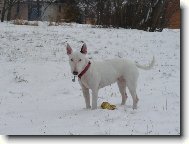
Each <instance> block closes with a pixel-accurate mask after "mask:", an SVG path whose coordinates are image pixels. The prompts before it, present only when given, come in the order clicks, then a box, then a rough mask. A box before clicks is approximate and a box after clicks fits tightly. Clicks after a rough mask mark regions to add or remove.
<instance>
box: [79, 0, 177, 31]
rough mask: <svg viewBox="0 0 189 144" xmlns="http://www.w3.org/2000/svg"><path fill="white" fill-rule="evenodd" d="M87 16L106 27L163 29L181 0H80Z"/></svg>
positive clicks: (147, 29)
mask: <svg viewBox="0 0 189 144" xmlns="http://www.w3.org/2000/svg"><path fill="white" fill-rule="evenodd" d="M80 3H82V4H83V6H84V13H85V16H89V17H90V16H93V17H94V18H96V24H97V25H102V26H104V27H110V26H112V27H123V28H131V29H142V30H146V31H162V29H163V28H165V26H166V25H167V23H168V22H169V19H170V18H171V16H172V14H174V12H175V11H177V10H179V9H180V1H179V0H93V1H90V0H80Z"/></svg>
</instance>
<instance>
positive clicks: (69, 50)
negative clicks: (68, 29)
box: [66, 44, 72, 55]
mask: <svg viewBox="0 0 189 144" xmlns="http://www.w3.org/2000/svg"><path fill="white" fill-rule="evenodd" d="M66 50H67V55H70V54H71V53H72V48H71V47H70V45H69V44H67V47H66Z"/></svg>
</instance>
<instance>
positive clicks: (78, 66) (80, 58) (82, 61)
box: [66, 43, 87, 75]
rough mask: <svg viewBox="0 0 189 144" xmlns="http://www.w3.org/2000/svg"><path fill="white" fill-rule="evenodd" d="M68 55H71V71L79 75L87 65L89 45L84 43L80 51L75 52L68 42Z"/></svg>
mask: <svg viewBox="0 0 189 144" xmlns="http://www.w3.org/2000/svg"><path fill="white" fill-rule="evenodd" d="M66 49H67V55H68V56H69V63H70V67H71V72H72V74H73V75H78V74H80V73H81V72H82V70H83V69H84V68H85V66H86V65H87V58H86V54H87V46H86V44H85V43H84V44H83V46H82V47H81V50H80V52H78V51H75V52H73V50H72V48H71V47H70V45H69V44H67V48H66Z"/></svg>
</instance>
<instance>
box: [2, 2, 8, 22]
mask: <svg viewBox="0 0 189 144" xmlns="http://www.w3.org/2000/svg"><path fill="white" fill-rule="evenodd" d="M6 3H7V0H4V5H3V10H2V15H1V22H4V19H5V12H6V10H5V7H6Z"/></svg>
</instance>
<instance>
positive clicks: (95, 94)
mask: <svg viewBox="0 0 189 144" xmlns="http://www.w3.org/2000/svg"><path fill="white" fill-rule="evenodd" d="M97 99H98V89H93V90H92V109H93V110H94V109H97Z"/></svg>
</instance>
